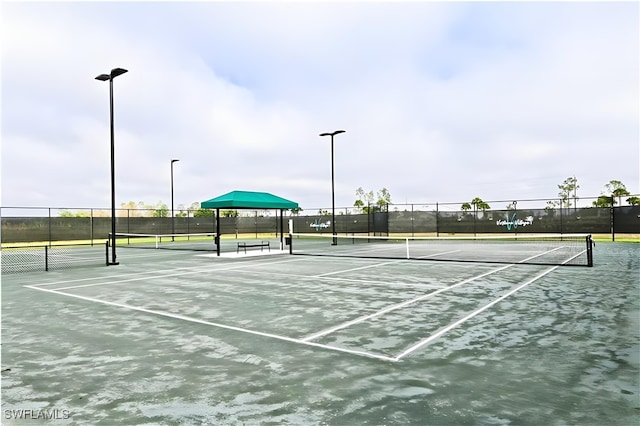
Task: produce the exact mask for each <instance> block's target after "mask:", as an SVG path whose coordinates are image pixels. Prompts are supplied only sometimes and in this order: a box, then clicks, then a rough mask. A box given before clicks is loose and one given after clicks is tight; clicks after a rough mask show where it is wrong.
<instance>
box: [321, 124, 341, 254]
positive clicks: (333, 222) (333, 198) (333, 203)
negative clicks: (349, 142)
mask: <svg viewBox="0 0 640 426" xmlns="http://www.w3.org/2000/svg"><path fill="white" fill-rule="evenodd" d="M344 132H345V130H336V131H335V132H331V133H320V136H331V229H332V233H333V242H332V243H331V244H332V245H334V246H335V245H336V244H338V239H337V238H336V192H335V178H334V173H333V137H334V136H335V135H338V134H340V133H344Z"/></svg>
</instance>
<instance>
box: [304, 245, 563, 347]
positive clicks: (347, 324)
mask: <svg viewBox="0 0 640 426" xmlns="http://www.w3.org/2000/svg"><path fill="white" fill-rule="evenodd" d="M555 250H558V248H555V249H552V250H549V251H547V252H545V253H542V254H538V255H535V256H531V257H528V258H526V259H523V260H521V261H519V262H518V263H512V264H509V265H505V266H501V267H499V268H496V269H492V270H491V271H488V272H485V273H484V274H481V275H478V276H475V277H471V278H468V279H466V280H464V281H461V282H459V283H457V284H453V285H450V286H448V287H444V288H441V289H439V290H436V291H434V292H431V293H427V294H424V295H422V296H419V297H416V298H413V299H411V300H407V301H405V302H402V303H399V304H397V305H393V306H389V307H388V308H385V309H382V310H380V311H377V312H374V313H373V314H369V315H365V316H361V317H358V318H355V319H353V320H351V321H348V322H345V323H342V324H338V325H336V326H335V327H331V328H328V329H325V330H322V331H319V332H317V333H314V334H311V335H309V336H307V337H305V338H303V339H302V340H304V341H310V340H314V339H317V338H318V337H322V336H326V335H327V334H331V333H333V332H335V331H338V330H342V329H344V328H347V327H350V326H352V325H354V324H358V323H360V322H363V321H367V320H370V319H372V318H375V317H378V316H380V315H384V314H386V313H389V312H392V311H395V310H397V309H401V308H404V307H405V306H408V305H411V304H414V303H416V302H419V301H421V300H424V299H427V298H429V297H433V296H436V295H438V294H440V293H443V292H445V291H449V290H453V289H454V288H456V287H460V286H461V285H464V284H468V283H470V282H471V281H474V280H477V279H479V278H483V277H486V276H487V275H491V274H495V273H496V272H500V271H502V270H505V269H507V268H510V267H512V266H514V265H517V264H521V263H524V262H527V261H529V260H531V259H534V258H536V257H539V256H542V255H544V254H546V253H551V252H552V251H555Z"/></svg>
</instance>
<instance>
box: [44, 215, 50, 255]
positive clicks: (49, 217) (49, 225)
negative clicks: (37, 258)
mask: <svg viewBox="0 0 640 426" xmlns="http://www.w3.org/2000/svg"><path fill="white" fill-rule="evenodd" d="M48 210H49V247H51V207H49V209H48ZM45 257H46V256H45Z"/></svg>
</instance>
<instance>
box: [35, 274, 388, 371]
mask: <svg viewBox="0 0 640 426" xmlns="http://www.w3.org/2000/svg"><path fill="white" fill-rule="evenodd" d="M25 287H27V288H30V289H32V290H39V291H44V292H48V293H53V294H58V295H61V296H67V297H74V298H76V299H81V300H85V301H89V302H94V303H101V304H104V305H109V306H115V307H117V308H121V309H127V310H131V311H137V312H144V313H147V314H151V315H157V316H161V317H166V318H173V319H178V320H182V321H188V322H192V323H197V324H203V325H208V326H211V327H217V328H223V329H226V330H232V331H237V332H241V333H247V334H252V335H255V336H261V337H268V338H272V339H277V340H282V341H285V342H289V343H297V344H300V345H306V346H313V347H316V348H322V349H327V350H331V351H336V352H343V353H348V354H351V355H358V356H363V357H367V358H374V359H379V360H382V361H389V362H398V361H399V360H397V359H395V358H392V357H388V356H385V355H378V354H374V353H370V352H364V351H358V350H354V349H346V348H340V347H336V346H330V345H324V344H321V343H315V342H306V341H304V340H300V339H295V338H292V337H287V336H281V335H278V334H273V333H266V332H262V331H257V330H251V329H248V328H242V327H236V326H232V325H227V324H221V323H215V322H211V321H205V320H201V319H198V318H192V317H188V316H185V315H180V314H172V313H169V312H162V311H157V310H154V309H147V308H143V307H140V306H133V305H127V304H125V303H117V302H109V301H106V300H101V299H96V298H93V297H87V296H80V295H77V294H72V293H66V292H63V291H59V290H52V289H46V288H42V287H32V286H25Z"/></svg>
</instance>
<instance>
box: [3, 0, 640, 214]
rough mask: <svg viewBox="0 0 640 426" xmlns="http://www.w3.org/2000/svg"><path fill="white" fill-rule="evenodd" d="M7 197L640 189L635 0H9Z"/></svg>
mask: <svg viewBox="0 0 640 426" xmlns="http://www.w3.org/2000/svg"><path fill="white" fill-rule="evenodd" d="M1 7H2V10H1V13H2V15H1V16H2V18H1V24H2V30H1V31H2V33H1V34H2V69H1V70H2V74H1V79H2V80H1V83H2V86H1V90H2V104H1V106H2V206H5V207H6V206H47V207H92V208H101V207H109V206H110V203H111V198H110V197H111V189H110V188H111V187H110V136H109V84H108V82H101V81H97V80H95V77H96V76H97V75H98V74H102V73H108V72H109V71H110V70H111V69H112V68H116V67H121V68H126V69H127V70H129V72H128V73H126V74H124V75H122V76H119V77H117V78H116V79H115V80H114V100H115V136H116V137H115V146H116V202H117V205H120V203H123V202H128V201H135V202H139V201H142V202H144V203H147V204H156V203H157V202H158V201H162V202H164V203H166V204H167V205H170V202H171V186H170V179H171V168H170V160H171V159H174V158H176V159H180V162H178V163H176V164H175V165H174V190H175V205H176V206H178V205H179V204H184V205H186V206H188V205H190V204H191V203H193V202H194V201H205V200H207V199H210V198H213V197H216V196H218V195H221V194H224V193H226V192H229V191H232V190H247V191H265V192H271V193H273V194H276V195H279V196H281V197H284V198H287V199H290V200H293V201H297V202H298V203H300V205H301V207H302V208H303V209H310V208H319V207H330V206H331V149H330V148H331V144H330V139H329V138H326V137H325V138H321V137H319V136H318V134H319V133H322V132H330V131H334V130H337V129H344V130H346V133H344V134H341V135H338V136H336V138H335V191H336V205H337V206H351V205H353V202H354V201H355V191H356V189H357V188H358V187H362V188H364V189H365V190H366V191H369V190H373V191H374V192H375V191H378V190H379V189H381V188H383V187H384V188H387V189H388V190H389V191H390V193H391V197H392V201H393V202H395V203H407V202H408V203H426V202H433V203H435V202H436V201H438V202H458V201H460V202H463V201H470V200H471V199H472V198H474V197H481V198H482V199H484V200H505V199H528V198H552V197H556V196H557V194H558V188H557V185H558V184H560V183H561V182H562V181H563V180H564V179H566V178H567V177H569V176H574V175H575V177H576V178H577V179H578V183H579V185H580V189H579V191H578V195H579V196H580V195H581V196H583V197H587V196H598V195H600V193H601V192H602V191H603V189H604V185H605V184H606V183H607V182H609V181H610V180H612V179H616V180H620V181H622V182H623V183H625V184H626V186H627V189H628V190H629V191H631V192H632V193H634V194H637V193H639V192H640V182H639V181H640V177H639V168H640V166H639V162H640V154H639V145H640V144H639V127H640V124H639V114H640V111H639V105H640V101H639V93H640V86H639V79H640V77H639V76H640V67H639V52H640V48H639V40H640V31H639V4H638V2H635V1H633V2H621V3H614V2H602V3H593V2H587V3H579V2H560V3H557V2H542V3H519V2H516V3H513V2H471V3H464V2H384V3H382V2H351V3H343V2H315V3H312V2H264V1H263V2H257V3H250V2H236V3H231V2H191V3H186V2H138V3H133V2H91V3H87V2H68V3H62V2H45V3H34V2H16V3H12V2H6V1H3V2H2V5H1Z"/></svg>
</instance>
